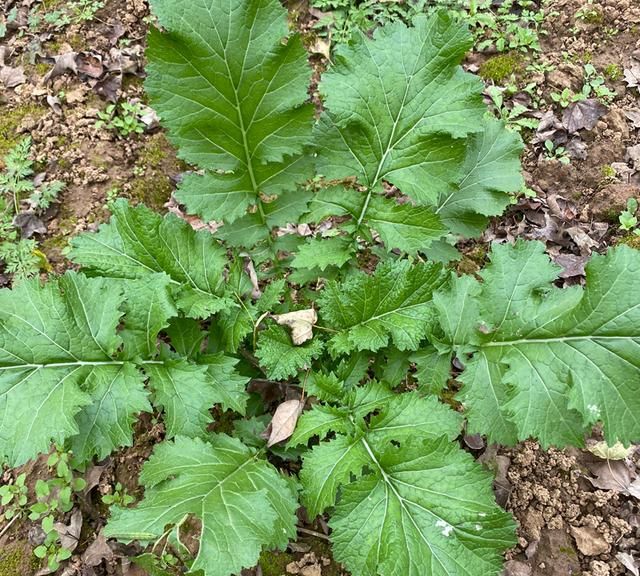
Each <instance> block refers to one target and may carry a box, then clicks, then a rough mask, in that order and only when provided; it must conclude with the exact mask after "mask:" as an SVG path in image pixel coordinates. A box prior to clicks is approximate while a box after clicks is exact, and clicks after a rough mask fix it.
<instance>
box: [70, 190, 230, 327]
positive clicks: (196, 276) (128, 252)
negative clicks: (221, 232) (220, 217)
mask: <svg viewBox="0 0 640 576" xmlns="http://www.w3.org/2000/svg"><path fill="white" fill-rule="evenodd" d="M111 210H112V212H113V216H112V217H111V221H110V222H109V224H104V225H102V226H101V227H100V229H99V231H98V232H97V233H87V234H81V235H80V236H78V237H76V238H74V239H73V240H72V241H71V246H72V250H71V252H70V256H69V257H70V258H71V259H72V260H73V261H74V262H77V263H78V264H81V265H82V266H84V267H85V269H87V270H88V271H91V272H92V273H94V274H100V275H101V276H108V277H111V278H128V279H136V278H145V279H147V280H150V277H151V276H153V275H156V274H158V273H164V274H166V275H167V276H168V277H169V279H170V284H171V286H172V288H173V292H174V293H175V300H176V305H177V306H178V307H179V308H180V310H182V311H183V312H184V313H185V314H186V315H188V316H191V317H193V318H201V317H203V318H206V317H207V316H209V315H211V314H213V313H215V312H218V311H220V310H225V309H229V308H232V307H233V306H234V304H233V302H232V301H230V300H229V299H228V298H226V297H225V294H224V292H225V291H224V269H225V265H226V263H227V259H226V254H225V251H224V249H223V248H221V247H220V245H219V243H218V242H217V241H216V240H214V239H213V238H212V237H211V234H209V233H208V232H205V231H200V232H196V231H195V230H193V228H191V226H189V224H187V223H186V222H185V221H184V220H181V219H180V218H178V217H177V216H175V215H173V214H168V215H167V216H165V217H164V218H163V217H162V216H160V215H159V214H156V213H155V212H152V211H151V210H149V209H148V208H146V207H145V206H142V205H139V206H136V207H132V206H130V205H129V204H128V203H127V202H126V201H124V200H118V201H117V202H115V203H114V204H113V206H112V208H111Z"/></svg>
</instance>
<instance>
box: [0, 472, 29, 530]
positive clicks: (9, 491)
mask: <svg viewBox="0 0 640 576" xmlns="http://www.w3.org/2000/svg"><path fill="white" fill-rule="evenodd" d="M26 479H27V475H26V474H25V473H24V472H22V473H21V474H19V475H18V476H17V478H16V481H15V482H14V483H13V484H4V485H2V486H0V506H2V508H3V511H2V514H0V520H12V519H13V518H15V517H16V516H18V517H19V516H22V514H24V512H25V510H26V505H27V499H28V490H27V486H26V485H25V481H26Z"/></svg>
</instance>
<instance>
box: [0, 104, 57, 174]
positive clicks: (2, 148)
mask: <svg viewBox="0 0 640 576" xmlns="http://www.w3.org/2000/svg"><path fill="white" fill-rule="evenodd" d="M46 112H47V109H46V108H43V107H42V106H38V105H37V104H23V105H22V106H18V107H17V108H13V109H8V110H6V109H5V110H3V112H2V114H0V169H2V168H4V162H3V160H2V158H4V156H5V155H6V154H7V152H9V150H11V149H12V148H13V147H14V146H15V145H16V144H17V143H18V142H20V140H22V139H23V138H24V137H25V135H24V134H18V128H19V127H20V125H21V124H22V123H23V122H24V120H25V118H27V117H28V116H31V117H33V118H34V119H36V120H37V119H39V118H40V117H42V116H44V114H46Z"/></svg>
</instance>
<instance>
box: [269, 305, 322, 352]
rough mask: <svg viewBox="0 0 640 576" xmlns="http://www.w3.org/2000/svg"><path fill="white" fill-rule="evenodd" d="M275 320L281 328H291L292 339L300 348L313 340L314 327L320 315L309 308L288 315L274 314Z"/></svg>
mask: <svg viewBox="0 0 640 576" xmlns="http://www.w3.org/2000/svg"><path fill="white" fill-rule="evenodd" d="M273 319H274V320H275V321H276V322H277V323H278V324H280V326H288V327H289V328H291V339H292V340H293V343H294V344H295V345H296V346H299V345H300V344H304V343H305V342H306V341H307V340H311V338H313V326H314V325H315V323H316V322H317V321H318V314H317V313H316V311H315V309H313V308H308V309H306V310H296V311H295V312H287V313H286V314H274V315H273Z"/></svg>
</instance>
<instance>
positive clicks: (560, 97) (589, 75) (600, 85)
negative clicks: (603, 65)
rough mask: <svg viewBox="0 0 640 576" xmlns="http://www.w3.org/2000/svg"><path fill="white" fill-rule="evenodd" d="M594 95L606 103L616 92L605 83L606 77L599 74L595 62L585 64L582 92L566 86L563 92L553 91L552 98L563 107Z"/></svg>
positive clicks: (612, 98)
mask: <svg viewBox="0 0 640 576" xmlns="http://www.w3.org/2000/svg"><path fill="white" fill-rule="evenodd" d="M594 97H595V98H597V99H598V100H600V101H601V102H603V103H604V104H611V102H612V101H613V100H614V99H615V97H616V93H615V92H613V91H612V90H610V89H609V88H608V87H607V86H606V85H605V79H604V77H603V76H602V75H601V74H598V72H597V70H596V69H595V67H594V66H593V64H585V65H584V80H583V85H582V89H581V90H580V92H578V93H577V94H574V93H573V91H572V90H571V89H569V88H565V89H564V90H562V92H551V99H552V100H553V101H554V102H556V103H558V104H559V105H560V106H561V107H562V108H566V107H567V106H569V104H571V103H572V102H580V101H582V100H586V99H587V98H594Z"/></svg>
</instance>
